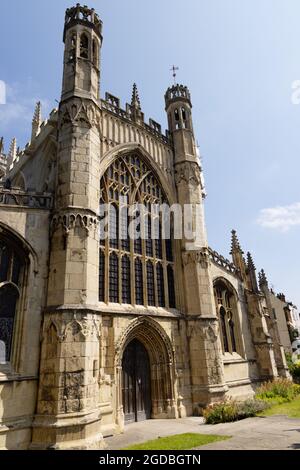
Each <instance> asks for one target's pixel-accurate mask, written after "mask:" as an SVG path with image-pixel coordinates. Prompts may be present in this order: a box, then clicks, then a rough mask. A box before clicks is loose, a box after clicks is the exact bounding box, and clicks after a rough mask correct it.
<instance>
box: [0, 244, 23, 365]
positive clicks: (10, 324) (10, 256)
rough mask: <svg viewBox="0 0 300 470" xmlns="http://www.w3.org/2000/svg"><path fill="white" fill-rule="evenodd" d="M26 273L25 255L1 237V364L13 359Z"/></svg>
mask: <svg viewBox="0 0 300 470" xmlns="http://www.w3.org/2000/svg"><path fill="white" fill-rule="evenodd" d="M23 275H24V256H23V255H22V254H21V252H20V251H19V250H18V249H17V247H16V246H14V244H12V243H11V242H10V241H9V240H6V239H1V238H0V364H5V363H7V362H9V361H10V360H11V349H12V340H13V333H14V325H15V318H16V311H17V307H18V302H19V299H20V297H21V286H22V279H23Z"/></svg>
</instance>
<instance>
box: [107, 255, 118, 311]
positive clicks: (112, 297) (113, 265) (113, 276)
mask: <svg viewBox="0 0 300 470" xmlns="http://www.w3.org/2000/svg"><path fill="white" fill-rule="evenodd" d="M109 301H110V302H115V303H118V302H119V259H118V256H117V255H116V253H111V254H110V257H109Z"/></svg>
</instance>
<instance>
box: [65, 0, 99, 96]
mask: <svg viewBox="0 0 300 470" xmlns="http://www.w3.org/2000/svg"><path fill="white" fill-rule="evenodd" d="M63 39H64V43H65V54H64V73H63V89H62V100H64V99H67V98H68V97H70V96H81V97H84V98H91V99H94V100H98V99H99V86H100V48H101V45H102V22H101V20H100V18H99V16H98V15H97V14H96V13H95V10H94V9H93V8H92V9H89V8H88V7H87V6H81V5H79V3H77V5H76V6H75V7H73V8H69V9H68V10H67V11H66V16H65V27H64V38H63Z"/></svg>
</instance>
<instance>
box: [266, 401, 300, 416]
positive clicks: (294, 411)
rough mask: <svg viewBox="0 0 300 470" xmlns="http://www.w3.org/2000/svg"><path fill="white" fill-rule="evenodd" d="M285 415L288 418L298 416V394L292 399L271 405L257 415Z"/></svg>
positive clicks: (299, 403) (299, 408)
mask: <svg viewBox="0 0 300 470" xmlns="http://www.w3.org/2000/svg"><path fill="white" fill-rule="evenodd" d="M272 415H286V416H288V417H289V418H300V396H298V397H297V398H294V400H292V401H290V402H287V403H281V404H277V405H273V406H271V408H268V409H267V410H265V411H263V412H262V413H260V414H259V416H272Z"/></svg>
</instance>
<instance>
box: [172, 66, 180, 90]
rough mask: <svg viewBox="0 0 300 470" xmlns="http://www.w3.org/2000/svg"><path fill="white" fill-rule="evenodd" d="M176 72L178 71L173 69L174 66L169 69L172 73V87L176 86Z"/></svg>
mask: <svg viewBox="0 0 300 470" xmlns="http://www.w3.org/2000/svg"><path fill="white" fill-rule="evenodd" d="M176 70H179V67H175V65H173V67H172V68H171V69H170V71H171V72H173V74H172V75H173V78H174V85H176Z"/></svg>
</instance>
